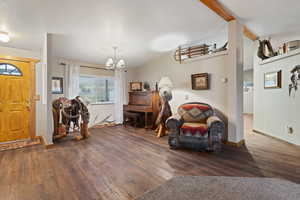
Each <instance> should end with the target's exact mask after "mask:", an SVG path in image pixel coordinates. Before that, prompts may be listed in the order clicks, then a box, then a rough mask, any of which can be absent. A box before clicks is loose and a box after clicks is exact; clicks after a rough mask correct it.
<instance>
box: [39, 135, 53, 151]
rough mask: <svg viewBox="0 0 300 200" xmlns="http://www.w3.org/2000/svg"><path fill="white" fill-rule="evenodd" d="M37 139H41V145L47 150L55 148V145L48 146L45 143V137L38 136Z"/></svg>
mask: <svg viewBox="0 0 300 200" xmlns="http://www.w3.org/2000/svg"><path fill="white" fill-rule="evenodd" d="M37 137H38V138H39V139H40V141H41V144H42V145H44V146H45V148H46V149H51V148H53V147H54V146H55V145H54V144H47V143H46V142H45V139H44V137H43V136H37Z"/></svg>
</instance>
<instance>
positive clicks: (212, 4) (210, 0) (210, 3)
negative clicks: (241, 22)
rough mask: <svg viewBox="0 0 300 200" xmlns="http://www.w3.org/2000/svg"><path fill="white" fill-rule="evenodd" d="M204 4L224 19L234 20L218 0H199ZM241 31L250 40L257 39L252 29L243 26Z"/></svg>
mask: <svg viewBox="0 0 300 200" xmlns="http://www.w3.org/2000/svg"><path fill="white" fill-rule="evenodd" d="M200 1H201V2H202V3H203V4H204V5H206V6H207V7H208V8H210V9H211V10H212V11H214V12H215V13H216V14H217V15H219V16H220V17H221V18H223V19H224V20H225V21H227V22H230V21H232V20H235V19H236V18H235V17H234V16H233V15H232V14H231V13H230V11H228V10H226V9H225V8H224V6H223V5H222V4H221V3H220V2H219V1H218V0H200ZM243 33H244V35H245V36H246V37H248V38H249V39H250V40H252V41H255V40H257V39H258V36H257V35H255V34H254V33H253V32H252V31H250V30H249V29H248V27H246V26H244V30H243Z"/></svg>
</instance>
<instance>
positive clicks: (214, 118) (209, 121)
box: [206, 116, 224, 128]
mask: <svg viewBox="0 0 300 200" xmlns="http://www.w3.org/2000/svg"><path fill="white" fill-rule="evenodd" d="M217 123H221V124H224V122H223V121H222V120H221V119H220V118H219V117H217V116H210V117H209V118H207V121H206V124H207V126H208V127H209V128H210V127H212V126H213V125H214V124H217Z"/></svg>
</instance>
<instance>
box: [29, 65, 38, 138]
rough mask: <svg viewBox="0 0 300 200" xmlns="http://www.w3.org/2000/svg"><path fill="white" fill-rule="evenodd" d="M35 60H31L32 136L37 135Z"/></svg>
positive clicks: (30, 126) (30, 127)
mask: <svg viewBox="0 0 300 200" xmlns="http://www.w3.org/2000/svg"><path fill="white" fill-rule="evenodd" d="M35 64H36V63H35V62H30V124H29V129H30V136H31V138H35V137H36V103H35V97H36V82H35V75H36V74H35Z"/></svg>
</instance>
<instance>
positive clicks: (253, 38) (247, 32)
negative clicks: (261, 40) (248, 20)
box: [243, 26, 258, 41]
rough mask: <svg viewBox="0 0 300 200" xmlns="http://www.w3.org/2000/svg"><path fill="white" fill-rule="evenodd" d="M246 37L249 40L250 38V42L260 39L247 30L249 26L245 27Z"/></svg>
mask: <svg viewBox="0 0 300 200" xmlns="http://www.w3.org/2000/svg"><path fill="white" fill-rule="evenodd" d="M243 32H244V35H245V36H246V37H247V38H249V39H250V40H253V41H255V40H257V39H258V37H257V35H255V34H254V33H253V32H252V31H250V30H249V29H248V28H247V26H244V31H243Z"/></svg>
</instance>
